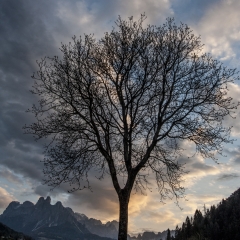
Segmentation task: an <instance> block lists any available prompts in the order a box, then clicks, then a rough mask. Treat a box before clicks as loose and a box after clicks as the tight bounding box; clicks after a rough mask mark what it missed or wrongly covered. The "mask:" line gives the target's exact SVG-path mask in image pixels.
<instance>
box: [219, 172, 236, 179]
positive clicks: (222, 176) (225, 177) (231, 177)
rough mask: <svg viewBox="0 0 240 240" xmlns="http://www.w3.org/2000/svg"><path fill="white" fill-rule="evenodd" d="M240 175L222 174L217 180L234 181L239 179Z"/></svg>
mask: <svg viewBox="0 0 240 240" xmlns="http://www.w3.org/2000/svg"><path fill="white" fill-rule="evenodd" d="M239 177H240V175H239V174H237V173H230V174H221V175H220V176H218V178H217V180H220V181H223V180H232V179H236V178H239Z"/></svg>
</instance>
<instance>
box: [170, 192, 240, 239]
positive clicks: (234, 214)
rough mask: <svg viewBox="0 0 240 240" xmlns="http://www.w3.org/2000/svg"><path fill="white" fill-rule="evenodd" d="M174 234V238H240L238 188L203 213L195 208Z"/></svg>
mask: <svg viewBox="0 0 240 240" xmlns="http://www.w3.org/2000/svg"><path fill="white" fill-rule="evenodd" d="M175 234H176V236H175V238H173V239H175V240H190V239H191V240H195V239H196V240H197V239H205V240H240V188H239V189H238V190H237V191H236V192H234V193H233V194H232V195H231V196H230V197H229V198H227V199H225V200H224V199H223V200H222V201H221V202H220V203H219V204H218V205H217V206H214V205H213V206H211V207H210V209H205V208H204V213H202V212H201V211H200V210H196V211H195V214H194V216H193V217H191V218H189V217H187V218H186V221H185V222H183V224H182V226H181V227H180V228H179V227H177V228H176V232H175Z"/></svg>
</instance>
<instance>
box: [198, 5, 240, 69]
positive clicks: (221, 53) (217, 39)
mask: <svg viewBox="0 0 240 240" xmlns="http://www.w3.org/2000/svg"><path fill="white" fill-rule="evenodd" d="M239 8H240V2H239V1H238V0H226V1H224V0H222V1H217V2H215V3H214V4H212V5H211V6H210V7H209V8H208V10H207V11H206V12H205V14H204V15H203V16H202V19H201V20H200V22H199V23H198V24H197V26H196V30H197V31H198V33H200V34H201V36H202V39H203V43H204V44H205V50H206V51H207V52H211V53H212V54H213V55H214V56H215V57H218V58H220V59H221V60H223V61H224V60H231V62H233V61H236V58H237V56H238V55H239V53H240V51H239V45H240V43H239V40H240V22H239ZM234 65H235V66H236V62H235V63H234Z"/></svg>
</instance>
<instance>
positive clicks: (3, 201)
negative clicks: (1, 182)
mask: <svg viewBox="0 0 240 240" xmlns="http://www.w3.org/2000/svg"><path fill="white" fill-rule="evenodd" d="M13 200H14V198H13V197H12V195H11V194H10V193H9V192H7V191H6V189H4V188H2V187H0V208H2V209H5V208H6V207H7V206H8V204H9V203H10V202H11V201H13Z"/></svg>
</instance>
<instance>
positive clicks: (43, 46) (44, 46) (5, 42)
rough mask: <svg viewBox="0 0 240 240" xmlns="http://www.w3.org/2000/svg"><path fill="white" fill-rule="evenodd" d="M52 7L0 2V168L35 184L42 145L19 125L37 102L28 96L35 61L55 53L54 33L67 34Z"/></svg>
mask: <svg viewBox="0 0 240 240" xmlns="http://www.w3.org/2000/svg"><path fill="white" fill-rule="evenodd" d="M55 4H56V3H54V2H49V1H37V2H35V1H30V0H24V1H23V0H19V1H14V0H9V1H0V19H1V21H0V46H1V50H0V128H1V134H0V147H1V148H0V153H1V154H0V156H1V157H0V165H4V166H6V167H7V168H9V169H10V170H11V171H13V172H15V173H18V174H21V175H23V176H24V177H28V178H32V179H35V180H38V181H40V180H41V179H42V163H40V160H41V158H42V155H41V153H42V151H43V149H42V148H41V147H42V144H41V143H40V144H39V143H35V142H34V141H33V137H32V136H29V135H24V134H23V130H22V127H23V126H24V125H25V124H29V123H32V122H34V117H33V116H32V115H30V114H27V113H26V112H25V111H26V110H27V109H28V108H30V107H31V105H32V104H33V103H34V102H36V101H37V99H36V98H35V96H33V95H32V94H31V93H30V92H29V90H30V89H31V86H32V84H33V82H32V79H31V75H32V73H33V72H34V71H36V63H35V61H36V60H37V59H39V58H41V57H44V56H45V55H49V56H52V55H54V54H56V53H58V50H57V48H58V46H56V44H55V41H54V37H53V36H54V31H56V32H57V31H60V30H61V31H62V33H64V31H66V32H67V30H66V28H65V27H64V26H63V25H62V23H61V20H60V19H58V18H57V17H56V16H55V15H56V9H57V8H56V5H55ZM4 176H5V177H6V178H7V179H9V175H6V173H5V175H4V174H2V175H1V177H4ZM12 180H13V179H12Z"/></svg>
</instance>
